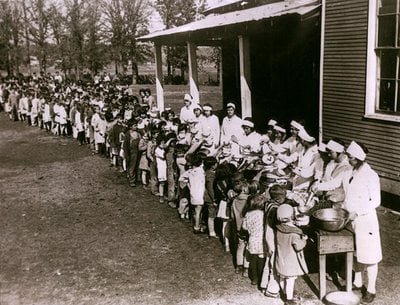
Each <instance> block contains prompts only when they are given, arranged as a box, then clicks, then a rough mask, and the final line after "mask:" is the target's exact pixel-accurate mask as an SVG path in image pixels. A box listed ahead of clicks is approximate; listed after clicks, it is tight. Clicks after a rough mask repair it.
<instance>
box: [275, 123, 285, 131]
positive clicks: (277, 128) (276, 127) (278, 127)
mask: <svg viewBox="0 0 400 305" xmlns="http://www.w3.org/2000/svg"><path fill="white" fill-rule="evenodd" d="M274 130H276V131H279V132H282V133H286V130H285V128H282V127H281V126H278V125H274Z"/></svg>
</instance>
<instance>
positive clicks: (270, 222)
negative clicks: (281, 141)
mask: <svg viewBox="0 0 400 305" xmlns="http://www.w3.org/2000/svg"><path fill="white" fill-rule="evenodd" d="M0 90H1V92H0V93H1V94H0V96H1V98H2V100H1V103H2V105H3V107H4V109H5V110H6V112H7V113H8V115H9V116H10V119H12V120H16V121H17V120H20V121H25V122H27V123H28V124H29V125H31V126H38V127H40V128H42V129H45V130H46V131H47V132H49V133H53V134H54V135H59V136H71V137H73V138H75V139H77V140H78V143H79V144H80V145H88V146H89V147H90V148H91V149H92V151H93V154H99V155H101V156H103V157H109V159H110V166H113V167H115V168H116V169H119V170H120V172H123V173H126V175H127V178H128V182H129V185H130V186H131V187H136V186H137V184H141V185H142V187H143V188H144V189H146V190H150V191H151V193H152V194H153V195H155V196H157V198H158V201H159V202H160V203H161V204H163V203H165V202H166V203H167V204H168V205H169V206H171V207H173V208H177V212H178V215H179V218H180V219H182V220H188V221H190V222H191V223H192V224H193V233H194V234H201V233H208V236H209V237H210V238H213V239H221V241H222V242H223V245H224V247H225V250H226V251H227V252H231V253H233V255H234V258H235V272H236V273H237V274H242V275H243V276H248V277H249V278H250V280H251V284H252V285H256V286H258V288H259V289H260V290H262V291H263V293H264V294H265V296H268V297H273V298H277V297H279V296H283V298H284V300H285V303H286V304H295V303H296V302H297V300H295V298H294V295H293V290H294V283H295V279H296V277H297V276H301V275H303V274H305V273H307V272H308V271H307V266H306V264H305V260H304V255H303V251H302V250H303V248H304V247H305V246H306V243H307V237H306V236H305V235H304V234H303V232H302V231H301V229H300V228H298V227H297V226H296V225H295V211H294V208H293V204H292V203H291V201H289V200H288V199H287V198H286V189H285V187H284V186H282V185H279V184H274V185H271V184H269V183H268V181H267V179H266V178H265V177H264V176H260V177H258V178H257V177H254V175H253V176H246V175H245V173H244V172H243V171H240V170H238V167H237V164H236V165H235V164H232V163H229V162H223V160H224V156H222V157H221V158H219V157H218V156H217V155H216V154H210V153H209V152H210V150H206V151H204V150H202V149H198V146H196V143H197V142H198V141H199V137H198V133H199V130H197V129H196V126H195V124H192V125H191V122H190V121H189V122H188V124H182V123H181V121H180V119H179V118H177V117H176V116H175V114H174V113H173V112H172V111H171V110H170V109H166V110H165V111H164V112H163V113H161V114H160V113H159V112H158V110H157V109H156V108H154V100H153V99H150V100H149V99H148V97H149V94H141V97H142V100H141V101H139V98H136V97H134V96H132V95H128V93H127V90H126V88H121V87H118V86H113V85H112V84H109V83H101V82H98V83H97V84H86V85H83V84H77V83H62V82H61V83H60V82H57V81H54V80H51V79H46V80H30V81H27V82H22V83H18V82H15V81H9V82H4V83H2V84H1V86H0ZM141 93H143V91H141ZM146 93H148V91H146ZM146 97H147V100H146ZM208 135H209V134H208V133H207V132H206V131H203V134H202V137H203V143H205V145H204V147H207V145H206V144H207V141H206V140H204V139H207V137H208ZM193 147H196V149H193ZM207 152H208V153H207ZM225 159H226V158H225Z"/></svg>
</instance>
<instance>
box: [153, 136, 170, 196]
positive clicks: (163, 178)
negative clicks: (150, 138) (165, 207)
mask: <svg viewBox="0 0 400 305" xmlns="http://www.w3.org/2000/svg"><path fill="white" fill-rule="evenodd" d="M156 144H157V146H156V149H155V151H154V155H155V161H156V166H157V179H158V196H159V201H160V203H164V188H165V183H166V182H167V161H166V159H165V148H166V143H165V136H164V135H163V134H159V135H158V136H157V139H156Z"/></svg>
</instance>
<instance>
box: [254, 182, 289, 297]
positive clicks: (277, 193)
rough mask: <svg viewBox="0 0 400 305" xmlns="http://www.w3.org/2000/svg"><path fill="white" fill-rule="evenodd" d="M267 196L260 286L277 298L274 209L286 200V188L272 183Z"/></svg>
mask: <svg viewBox="0 0 400 305" xmlns="http://www.w3.org/2000/svg"><path fill="white" fill-rule="evenodd" d="M269 196H270V197H271V198H270V199H269V200H267V202H266V204H265V240H266V246H267V247H266V261H265V265H264V270H263V274H262V278H261V284H260V288H261V291H262V292H263V293H264V295H265V296H267V297H271V298H277V297H279V283H278V276H277V274H276V268H275V253H276V249H275V248H276V247H275V241H276V225H277V218H276V211H277V209H278V207H279V206H280V205H281V204H284V203H285V201H286V189H285V188H284V187H283V186H281V185H278V184H274V185H273V186H271V188H270V190H269Z"/></svg>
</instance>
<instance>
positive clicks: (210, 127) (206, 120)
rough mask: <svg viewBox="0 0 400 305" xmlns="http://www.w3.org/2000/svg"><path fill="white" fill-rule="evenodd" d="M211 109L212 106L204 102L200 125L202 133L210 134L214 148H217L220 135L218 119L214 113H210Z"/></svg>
mask: <svg viewBox="0 0 400 305" xmlns="http://www.w3.org/2000/svg"><path fill="white" fill-rule="evenodd" d="M212 110H213V108H212V106H211V105H210V104H205V105H204V106H203V112H204V117H203V118H202V120H201V121H200V125H201V130H202V132H203V133H204V134H207V135H208V134H210V135H211V138H212V141H213V144H214V148H217V147H218V145H219V137H220V127H219V119H218V117H217V116H216V115H215V114H213V113H212Z"/></svg>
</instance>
